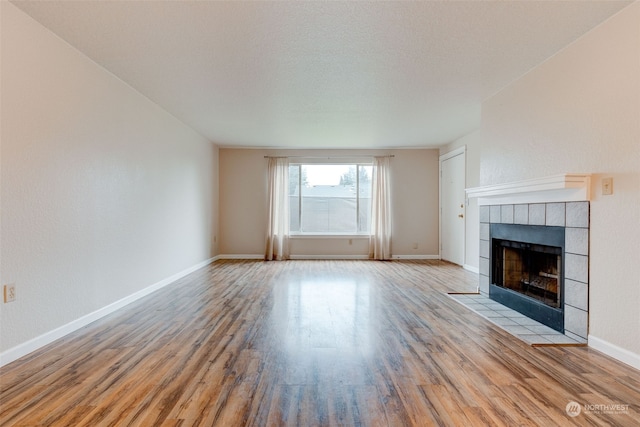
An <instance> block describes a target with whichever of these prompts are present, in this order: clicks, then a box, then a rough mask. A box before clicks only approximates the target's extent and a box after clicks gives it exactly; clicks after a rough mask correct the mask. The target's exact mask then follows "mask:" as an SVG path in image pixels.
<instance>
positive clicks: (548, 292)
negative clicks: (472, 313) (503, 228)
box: [492, 239, 562, 308]
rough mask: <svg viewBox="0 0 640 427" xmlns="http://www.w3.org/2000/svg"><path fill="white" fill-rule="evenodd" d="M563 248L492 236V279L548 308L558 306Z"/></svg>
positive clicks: (497, 284)
mask: <svg viewBox="0 0 640 427" xmlns="http://www.w3.org/2000/svg"><path fill="white" fill-rule="evenodd" d="M561 269H562V248H558V247H554V246H545V245H538V244H530V243H522V242H513V241H509V240H500V239H493V272H492V273H493V275H492V276H493V279H494V284H495V285H496V286H499V287H502V288H506V289H510V290H511V291H514V292H517V293H519V294H522V295H525V296H527V297H529V298H533V299H535V300H537V301H540V302H542V303H544V304H546V305H548V306H549V307H553V308H560V307H561V295H560V291H561V283H560V278H561V277H562V272H561Z"/></svg>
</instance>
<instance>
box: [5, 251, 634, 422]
mask: <svg viewBox="0 0 640 427" xmlns="http://www.w3.org/2000/svg"><path fill="white" fill-rule="evenodd" d="M476 283H477V276H476V275H475V274H472V273H469V272H467V271H465V270H463V269H461V268H459V267H457V266H454V265H451V264H447V263H444V262H440V261H406V262H396V261H394V262H378V261H286V262H262V261H218V262H216V263H213V264H211V265H210V266H208V267H206V268H203V269H201V270H198V271H197V272H195V273H193V274H191V275H189V276H187V277H185V278H183V279H181V280H179V281H177V282H176V283H174V284H172V285H170V286H167V287H165V288H163V289H161V290H159V291H157V292H155V293H154V294H152V295H149V296H148V297H146V298H144V299H141V300H139V301H137V302H135V303H133V304H130V305H129V306H127V307H125V308H123V309H121V310H119V311H118V312H116V313H113V314H112V315H110V316H108V317H106V318H103V319H101V320H100V321H97V322H94V323H92V324H91V325H89V326H87V327H85V328H83V329H81V330H79V331H77V332H75V333H73V334H71V335H68V336H66V337H65V338H63V339H61V340H59V341H57V342H55V343H53V344H51V345H49V346H47V347H46V348H43V349H41V350H39V351H36V352H34V353H32V354H30V355H28V356H26V357H24V358H22V359H20V360H18V361H16V362H14V363H11V364H9V365H7V366H5V367H3V368H2V369H0V384H1V389H0V405H1V406H0V425H2V426H129V425H136V426H179V425H180V426H193V425H201V426H213V425H219V426H243V425H248V426H271V425H273V426H278V425H296V426H325V425H326V426H329V425H335V426H411V425H413V426H429V425H437V426H485V425H498V426H517V425H521V426H530V425H531V426H534V425H537V426H564V425H580V426H584V425H597V426H599V425H602V426H605V425H607V426H608V425H615V426H633V425H640V421H639V420H640V406H639V404H640V372H639V371H637V370H634V369H633V368H631V367H629V366H627V365H624V364H622V363H619V362H616V361H614V360H613V359H611V358H608V357H606V356H604V355H603V354H601V353H599V352H597V351H595V350H592V349H590V348H587V347H538V348H534V347H531V346H528V345H526V344H525V343H523V342H522V341H519V340H517V339H515V338H514V337H512V336H511V335H509V334H507V333H506V332H505V331H503V330H502V329H499V328H498V327H497V326H494V325H493V324H491V323H489V322H488V321H487V320H486V319H484V318H482V317H480V316H479V315H477V314H475V313H473V312H472V311H470V310H467V309H466V308H465V307H463V306H461V305H460V304H458V303H457V302H455V301H453V300H452V299H451V298H450V297H448V296H447V295H446V293H447V292H474V291H475V289H476ZM572 401H575V402H577V403H578V404H579V405H591V406H587V407H584V406H582V410H581V413H580V414H577V415H576V414H575V413H573V414H572V415H576V416H575V417H571V416H569V415H568V414H567V411H566V408H567V405H568V404H569V403H570V402H572ZM594 405H618V406H616V407H615V408H617V410H616V411H613V412H612V411H611V408H613V407H612V406H607V408H608V409H607V410H605V408H604V407H601V406H597V407H596V406H594ZM624 405H627V406H626V409H625V406H624ZM574 409H575V407H574Z"/></svg>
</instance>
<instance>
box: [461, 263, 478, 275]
mask: <svg viewBox="0 0 640 427" xmlns="http://www.w3.org/2000/svg"><path fill="white" fill-rule="evenodd" d="M462 268H464V269H465V270H468V271H470V272H472V273H476V274H480V269H479V268H478V267H474V266H473V265H469V264H465V265H463V266H462Z"/></svg>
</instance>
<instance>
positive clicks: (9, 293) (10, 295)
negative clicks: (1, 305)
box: [4, 283, 16, 303]
mask: <svg viewBox="0 0 640 427" xmlns="http://www.w3.org/2000/svg"><path fill="white" fill-rule="evenodd" d="M15 300H16V285H15V284H13V283H12V284H10V285H4V302H5V303H7V302H13V301H15Z"/></svg>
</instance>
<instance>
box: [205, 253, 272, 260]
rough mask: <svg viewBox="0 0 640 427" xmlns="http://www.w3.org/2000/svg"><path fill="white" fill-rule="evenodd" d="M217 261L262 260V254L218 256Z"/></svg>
mask: <svg viewBox="0 0 640 427" xmlns="http://www.w3.org/2000/svg"><path fill="white" fill-rule="evenodd" d="M217 258H218V259H264V254H220V255H218V257H217Z"/></svg>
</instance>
